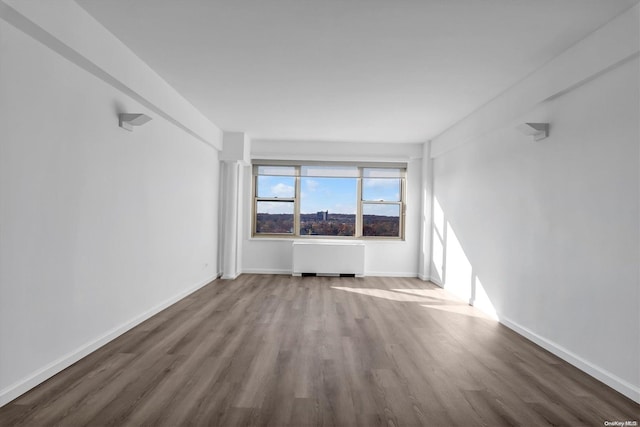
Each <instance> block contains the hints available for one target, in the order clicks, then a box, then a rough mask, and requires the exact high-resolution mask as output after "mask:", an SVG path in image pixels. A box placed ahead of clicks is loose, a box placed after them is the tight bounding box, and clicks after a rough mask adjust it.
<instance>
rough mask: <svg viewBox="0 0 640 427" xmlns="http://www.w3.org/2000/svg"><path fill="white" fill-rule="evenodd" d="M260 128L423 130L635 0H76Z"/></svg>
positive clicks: (324, 135) (221, 114)
mask: <svg viewBox="0 0 640 427" xmlns="http://www.w3.org/2000/svg"><path fill="white" fill-rule="evenodd" d="M77 1H78V3H79V4H80V5H81V6H83V7H84V8H85V9H86V10H87V11H88V12H89V13H91V14H92V15H93V16H94V17H95V18H96V19H97V20H98V21H99V22H101V23H102V24H103V25H104V26H105V27H106V28H107V29H109V30H110V31H111V32H112V33H113V34H115V35H116V36H117V37H118V38H119V39H120V40H122V41H123V42H124V43H125V44H126V45H128V46H129V47H130V48H131V49H132V50H133V51H134V52H135V53H136V54H137V55H138V56H139V57H140V58H141V59H142V60H144V61H145V62H146V63H147V64H149V65H150V66H151V67H152V68H153V69H155V70H156V71H157V72H158V74H160V76H162V77H163V78H164V79H165V80H166V81H167V82H169V84H171V85H172V86H173V87H174V88H176V89H177V90H178V91H179V92H180V93H182V95H183V96H184V97H185V98H187V99H188V100H189V101H190V102H191V103H192V104H193V105H194V106H195V107H197V108H198V109H199V110H200V111H202V112H203V113H204V114H205V115H206V116H207V117H209V119H210V120H211V121H212V122H213V123H215V124H216V125H218V126H219V127H221V128H222V129H223V130H226V131H241V132H246V133H247V134H248V135H250V136H251V137H253V138H260V139H292V140H315V141H318V140H333V141H357V142H422V141H425V140H428V139H431V138H433V137H435V136H437V135H438V134H440V133H442V132H443V131H445V130H446V129H447V128H448V127H450V126H451V125H453V124H454V123H456V122H457V121H459V120H460V119H462V118H463V117H465V116H466V115H468V114H470V113H471V112H473V111H474V110H476V109H477V108H479V107H480V106H482V105H483V104H485V103H487V102H488V101H490V100H491V99H492V98H494V97H495V96H497V95H498V94H500V93H501V92H503V91H504V90H506V89H507V88H509V87H510V86H512V85H513V84H515V83H516V82H518V81H519V80H521V79H522V78H523V77H525V76H526V75H527V74H529V73H531V72H532V71H534V70H536V69H537V68H539V67H540V66H541V65H543V64H544V63H545V62H546V61H548V60H549V59H551V58H553V57H554V56H556V55H558V54H559V53H561V52H562V51H564V50H565V49H567V48H568V47H570V46H571V45H572V44H574V43H576V42H577V41H579V40H580V39H582V38H584V37H585V36H586V35H587V34H589V33H591V32H592V31H594V30H596V29H597V28H599V27H600V26H602V25H603V24H605V23H606V22H608V21H609V20H610V19H612V18H613V17H615V16H617V15H618V14H620V13H622V12H623V11H625V10H627V9H628V8H629V7H631V6H632V5H634V4H636V3H638V0H224V1H223V0H182V1H176V0H111V1H104V0H77Z"/></svg>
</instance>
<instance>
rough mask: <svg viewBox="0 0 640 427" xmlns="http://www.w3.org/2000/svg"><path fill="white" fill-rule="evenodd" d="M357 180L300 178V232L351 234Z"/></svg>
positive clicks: (304, 234)
mask: <svg viewBox="0 0 640 427" xmlns="http://www.w3.org/2000/svg"><path fill="white" fill-rule="evenodd" d="M357 183H358V181H357V179H355V178H304V177H303V178H300V185H301V189H300V235H302V236H309V235H311V236H353V235H354V234H355V223H356V209H357Z"/></svg>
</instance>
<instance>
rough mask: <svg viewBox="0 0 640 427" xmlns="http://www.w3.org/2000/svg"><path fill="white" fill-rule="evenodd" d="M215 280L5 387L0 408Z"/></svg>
mask: <svg viewBox="0 0 640 427" xmlns="http://www.w3.org/2000/svg"><path fill="white" fill-rule="evenodd" d="M216 278H217V275H214V276H212V277H210V278H208V279H207V280H205V281H203V282H200V283H198V284H197V285H195V286H193V287H191V288H189V289H187V290H186V291H183V292H180V293H179V294H177V295H174V296H173V297H171V298H168V299H166V300H165V301H163V302H161V303H160V304H158V305H156V306H155V307H153V308H151V309H149V310H147V311H145V312H144V313H142V314H140V315H138V316H136V317H134V318H133V319H131V320H129V321H128V322H125V323H123V324H122V325H120V326H117V327H115V328H113V329H111V330H110V331H108V332H106V333H105V334H103V335H102V336H100V337H98V338H96V339H94V340H93V341H90V342H88V343H86V344H84V345H82V346H81V347H79V348H77V349H75V350H73V351H71V352H69V353H67V354H66V355H64V356H62V357H61V358H59V359H57V360H55V361H53V362H51V363H49V364H48V365H45V366H44V367H42V368H40V369H38V370H37V371H35V372H33V373H32V374H31V375H29V376H27V377H26V378H24V379H21V380H19V381H17V382H15V383H14V384H11V385H10V386H8V387H5V388H4V389H2V390H0V407H2V406H4V405H6V404H7V403H9V402H11V401H12V400H14V399H15V398H17V397H19V396H21V395H23V394H24V393H26V392H27V391H29V390H31V389H32V388H33V387H35V386H37V385H38V384H40V383H42V382H44V381H46V380H48V379H49V378H51V377H52V376H54V375H55V374H57V373H58V372H60V371H62V370H63V369H65V368H67V367H69V366H71V365H73V364H74V363H76V362H77V361H78V360H80V359H82V358H83V357H85V356H87V355H88V354H90V353H92V352H94V351H96V350H97V349H99V348H100V347H102V346H103V345H105V344H107V343H109V342H110V341H112V340H114V339H115V338H117V337H119V336H120V335H122V334H124V333H125V332H127V331H128V330H129V329H131V328H133V327H135V326H137V325H139V324H140V323H142V322H144V321H145V320H147V319H148V318H150V317H151V316H153V315H155V314H157V313H159V312H160V311H162V310H164V309H165V308H167V307H169V306H170V305H172V304H175V303H176V302H178V301H180V300H181V299H183V298H185V297H186V296H188V295H190V294H192V293H193V292H195V291H197V290H198V289H200V288H202V287H203V286H205V285H207V284H209V283H211V282H212V281H214V280H215V279H216Z"/></svg>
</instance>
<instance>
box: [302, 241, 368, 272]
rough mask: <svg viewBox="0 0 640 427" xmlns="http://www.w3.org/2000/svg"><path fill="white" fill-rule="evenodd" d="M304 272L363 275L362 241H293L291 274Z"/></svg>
mask: <svg viewBox="0 0 640 427" xmlns="http://www.w3.org/2000/svg"><path fill="white" fill-rule="evenodd" d="M306 273H313V274H349V275H351V274H353V275H355V276H359V277H362V276H364V243H362V242H333V241H331V242H322V241H314V242H293V275H294V276H300V275H303V274H306Z"/></svg>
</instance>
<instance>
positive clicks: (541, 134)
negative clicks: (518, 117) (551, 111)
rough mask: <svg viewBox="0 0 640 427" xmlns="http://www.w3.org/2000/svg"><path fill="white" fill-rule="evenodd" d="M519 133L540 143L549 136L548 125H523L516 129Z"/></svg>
mask: <svg viewBox="0 0 640 427" xmlns="http://www.w3.org/2000/svg"><path fill="white" fill-rule="evenodd" d="M516 129H518V130H519V131H520V132H522V133H523V134H525V135H528V136H530V137H531V138H532V139H533V140H534V141H540V140H541V139H544V138H546V137H548V136H549V123H523V124H521V125H519V126H518V127H516Z"/></svg>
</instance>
